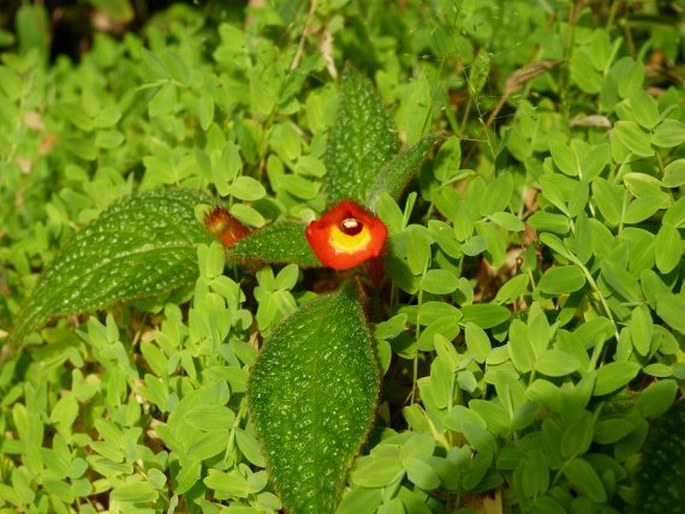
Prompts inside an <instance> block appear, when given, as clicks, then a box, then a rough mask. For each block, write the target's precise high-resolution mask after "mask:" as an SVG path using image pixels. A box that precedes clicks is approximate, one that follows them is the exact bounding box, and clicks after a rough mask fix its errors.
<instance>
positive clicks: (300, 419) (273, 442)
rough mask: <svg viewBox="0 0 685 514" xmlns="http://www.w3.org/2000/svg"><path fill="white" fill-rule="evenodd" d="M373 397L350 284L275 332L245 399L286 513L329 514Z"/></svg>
mask: <svg viewBox="0 0 685 514" xmlns="http://www.w3.org/2000/svg"><path fill="white" fill-rule="evenodd" d="M378 392H379V370H378V365H377V362H376V358H375V356H374V349H373V340H372V338H371V335H370V333H369V331H368V328H367V327H366V321H365V319H364V314H363V312H362V309H361V305H360V304H359V300H358V299H357V294H356V291H355V286H354V285H353V284H352V283H348V284H347V285H345V286H343V288H342V289H341V290H340V291H339V292H337V293H335V294H331V295H328V296H323V297H320V298H318V299H316V300H313V301H311V302H309V303H307V304H305V305H304V306H303V307H302V308H300V310H298V311H297V312H295V314H293V315H292V316H290V317H289V318H287V319H286V320H285V321H284V322H282V323H281V324H280V325H278V326H277V327H276V328H275V329H274V331H273V332H272V334H271V336H270V337H269V339H268V340H267V341H266V342H265V344H264V348H263V350H262V352H261V354H260V356H259V357H258V359H257V362H256V363H255V365H254V367H253V369H252V374H251V376H250V381H249V385H248V402H249V406H250V412H251V415H252V419H253V421H254V424H255V428H256V431H257V435H258V438H259V440H260V442H261V445H262V449H263V451H264V454H265V456H266V461H267V467H268V468H269V470H270V473H271V478H272V480H273V481H274V484H275V486H276V489H277V490H278V491H279V492H280V495H281V499H282V501H283V504H284V505H285V506H286V508H287V509H288V510H291V511H294V512H311V513H317V514H318V513H321V514H323V513H327V512H333V510H334V509H335V506H336V505H337V503H338V499H339V497H340V493H341V492H342V488H343V485H344V483H345V476H346V475H347V471H348V469H349V467H350V465H351V463H352V459H353V457H354V455H355V454H356V452H357V451H358V449H359V447H360V446H361V444H362V443H363V441H364V439H365V438H366V435H367V433H368V431H369V429H370V428H371V424H372V423H373V419H374V410H375V407H376V401H377V397H378Z"/></svg>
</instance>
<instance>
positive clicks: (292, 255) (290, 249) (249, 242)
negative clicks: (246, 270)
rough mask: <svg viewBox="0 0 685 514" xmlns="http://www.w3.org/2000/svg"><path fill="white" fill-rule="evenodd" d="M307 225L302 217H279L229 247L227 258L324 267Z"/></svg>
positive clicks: (258, 263) (253, 263)
mask: <svg viewBox="0 0 685 514" xmlns="http://www.w3.org/2000/svg"><path fill="white" fill-rule="evenodd" d="M305 228H307V225H306V224H305V223H301V222H299V221H277V222H276V223H272V224H271V225H267V226H265V227H264V228H262V229H259V230H256V231H255V232H253V233H252V234H250V235H249V236H247V237H245V238H243V239H241V240H239V241H238V242H237V243H236V244H235V245H233V246H232V247H231V248H230V249H229V250H228V251H227V258H228V259H229V260H231V261H235V262H238V263H240V264H245V265H252V266H262V265H264V264H286V263H288V264H289V263H293V264H297V265H298V266H302V267H305V268H315V267H321V266H322V264H321V263H320V262H319V259H317V258H316V255H314V252H313V251H312V249H311V247H310V246H309V243H308V242H307V238H306V237H305V235H304V231H305Z"/></svg>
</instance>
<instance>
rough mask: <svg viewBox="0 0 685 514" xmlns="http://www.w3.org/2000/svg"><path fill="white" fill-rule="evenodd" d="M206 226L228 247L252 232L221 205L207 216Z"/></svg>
mask: <svg viewBox="0 0 685 514" xmlns="http://www.w3.org/2000/svg"><path fill="white" fill-rule="evenodd" d="M205 227H207V230H208V231H209V233H210V234H212V235H213V236H214V237H216V238H217V239H218V240H219V241H221V244H222V245H224V246H225V247H226V248H229V247H231V246H233V245H234V244H235V243H236V242H237V241H239V240H240V239H242V238H243V237H245V236H247V235H249V234H250V231H249V230H248V228H247V227H246V226H245V225H243V224H242V223H240V221H238V220H237V219H236V218H234V217H233V216H231V215H230V214H229V213H228V211H227V210H226V209H225V208H223V207H221V206H218V207H215V208H214V209H212V210H211V211H210V212H209V213H208V214H207V215H206V216H205Z"/></svg>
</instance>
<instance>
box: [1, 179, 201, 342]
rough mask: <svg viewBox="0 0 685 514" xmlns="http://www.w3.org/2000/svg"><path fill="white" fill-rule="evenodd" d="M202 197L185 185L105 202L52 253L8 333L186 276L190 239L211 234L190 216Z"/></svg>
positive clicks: (155, 290)
mask: <svg viewBox="0 0 685 514" xmlns="http://www.w3.org/2000/svg"><path fill="white" fill-rule="evenodd" d="M203 199H204V198H203V197H202V196H200V195H198V194H197V193H195V192H192V191H188V190H168V191H167V190H160V191H151V192H148V193H144V194H141V195H138V196H134V197H130V198H127V199H125V200H123V201H121V202H119V203H117V204H115V205H113V206H112V207H110V208H109V209H107V210H106V211H105V212H103V213H102V214H101V215H100V217H99V218H98V219H97V220H95V221H94V222H92V223H91V224H89V225H87V226H86V227H84V228H83V229H82V230H80V231H79V232H77V233H76V235H75V236H74V237H73V238H72V239H71V241H70V242H69V243H68V244H67V245H66V246H65V247H64V248H63V249H62V250H61V251H60V252H59V253H58V254H57V255H56V256H55V259H54V260H53V261H52V263H50V265H49V266H48V268H47V269H46V270H45V272H44V273H43V276H42V277H41V279H40V281H39V282H38V285H37V286H36V288H35V289H34V290H33V292H32V293H31V297H30V298H29V300H28V301H27V302H26V304H25V305H24V307H23V308H22V310H21V312H20V314H19V316H18V317H17V321H16V324H15V327H14V331H13V332H12V335H11V336H10V337H11V338H12V339H13V340H20V339H22V338H24V337H26V336H27V335H28V334H29V333H30V332H31V331H33V330H35V329H37V328H39V327H40V326H41V325H43V324H44V323H45V322H46V321H48V320H49V319H51V318H55V317H58V316H67V315H71V314H78V313H82V312H90V311H95V310H98V309H103V308H106V307H108V306H110V305H112V304H113V303H116V302H121V301H127V300H132V299H134V298H141V297H149V296H154V295H159V294H162V293H165V292H168V291H170V290H173V289H176V288H179V287H182V286H187V285H190V284H192V283H193V282H194V281H195V280H196V279H197V276H198V268H197V249H196V247H197V245H198V244H199V243H209V242H210V241H211V237H210V236H209V234H208V233H207V232H206V231H205V230H204V228H203V227H202V225H201V224H200V223H199V222H198V221H197V220H196V219H195V206H196V205H197V204H199V203H200V202H202V201H203Z"/></svg>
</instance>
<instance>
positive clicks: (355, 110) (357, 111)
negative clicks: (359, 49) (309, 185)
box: [323, 69, 399, 205]
mask: <svg viewBox="0 0 685 514" xmlns="http://www.w3.org/2000/svg"><path fill="white" fill-rule="evenodd" d="M341 88H342V101H341V103H340V107H339V108H338V114H337V117H336V121H335V125H334V127H333V129H332V131H331V133H330V135H329V139H328V146H327V148H326V158H325V161H326V168H327V170H328V173H327V174H326V176H325V177H324V182H323V184H324V190H325V193H326V195H327V202H328V204H329V205H332V204H334V203H337V202H338V201H340V200H343V199H346V198H347V199H350V200H355V201H357V202H359V203H364V201H365V200H366V196H367V193H368V191H369V190H370V189H371V186H372V185H373V184H374V182H375V181H376V177H377V176H378V173H379V170H380V168H381V166H382V165H383V163H385V162H386V161H387V160H389V159H390V158H391V157H393V156H394V155H395V154H396V153H397V151H398V150H399V141H398V139H397V135H396V133H395V131H394V128H393V126H392V123H391V122H390V119H389V118H388V115H387V113H386V112H385V108H384V107H383V103H382V102H381V100H380V98H379V97H378V95H377V94H376V92H375V91H374V90H373V87H372V85H371V83H370V82H369V81H368V80H367V79H366V78H364V77H363V76H362V75H360V74H359V72H357V71H354V70H351V69H348V70H347V71H346V72H345V73H344V75H343V78H342V86H341Z"/></svg>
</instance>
